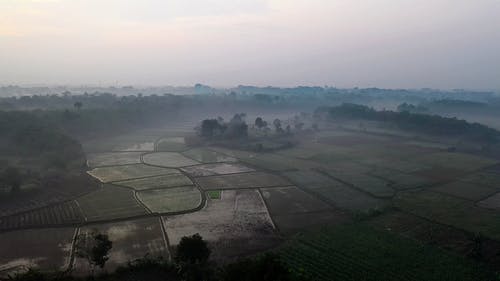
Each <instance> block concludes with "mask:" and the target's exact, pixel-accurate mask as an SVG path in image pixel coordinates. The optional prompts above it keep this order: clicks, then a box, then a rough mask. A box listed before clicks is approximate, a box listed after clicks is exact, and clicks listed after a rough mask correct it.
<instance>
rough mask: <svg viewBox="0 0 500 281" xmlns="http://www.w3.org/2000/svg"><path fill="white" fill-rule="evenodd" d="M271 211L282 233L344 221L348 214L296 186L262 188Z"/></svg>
mask: <svg viewBox="0 0 500 281" xmlns="http://www.w3.org/2000/svg"><path fill="white" fill-rule="evenodd" d="M261 192H262V196H263V197H264V200H265V201H266V205H267V207H268V210H269V213H270V214H271V217H272V218H273V221H274V222H275V224H276V225H277V227H278V229H279V230H280V232H282V233H288V232H294V231H297V230H299V229H304V228H307V227H313V226H318V225H326V224H336V223H340V222H344V221H345V220H346V217H347V216H346V215H344V214H343V213H342V212H340V211H338V210H335V209H334V208H332V207H331V206H330V205H328V204H326V203H325V202H323V201H321V200H319V199H318V198H316V197H315V196H313V195H311V194H309V193H306V192H304V191H302V190H301V189H298V188H297V187H295V186H288V187H274V188H262V189H261Z"/></svg>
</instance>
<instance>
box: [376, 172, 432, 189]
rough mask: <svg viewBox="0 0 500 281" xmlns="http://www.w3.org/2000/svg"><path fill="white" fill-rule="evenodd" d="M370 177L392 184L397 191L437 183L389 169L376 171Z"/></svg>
mask: <svg viewBox="0 0 500 281" xmlns="http://www.w3.org/2000/svg"><path fill="white" fill-rule="evenodd" d="M369 174H370V175H374V176H377V177H380V178H383V179H386V180H387V181H389V182H391V187H392V188H394V189H396V190H406V189H415V188H421V187H425V186H427V185H430V184H432V183H434V182H435V181H433V180H431V179H428V178H425V177H421V176H417V175H412V174H405V173H401V172H398V171H395V170H389V169H374V170H372V171H370V173H369Z"/></svg>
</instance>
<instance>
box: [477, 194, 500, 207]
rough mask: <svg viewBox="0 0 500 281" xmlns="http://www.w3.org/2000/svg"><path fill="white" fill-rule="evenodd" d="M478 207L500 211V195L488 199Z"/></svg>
mask: <svg viewBox="0 0 500 281" xmlns="http://www.w3.org/2000/svg"><path fill="white" fill-rule="evenodd" d="M478 206H480V207H483V208H487V209H494V210H500V193H496V194H494V195H492V196H490V197H488V198H485V199H484V200H482V201H480V202H479V203H478Z"/></svg>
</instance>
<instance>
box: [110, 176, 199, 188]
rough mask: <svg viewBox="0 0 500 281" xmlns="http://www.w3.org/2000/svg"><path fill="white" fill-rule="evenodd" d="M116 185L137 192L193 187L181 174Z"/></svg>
mask: <svg viewBox="0 0 500 281" xmlns="http://www.w3.org/2000/svg"><path fill="white" fill-rule="evenodd" d="M114 184H115V185H120V186H125V187H130V188H133V189H135V190H138V191H139V190H146V189H158V188H168V187H176V186H184V185H192V184H193V182H192V181H191V180H190V179H189V178H188V177H186V176H185V175H183V174H181V173H180V172H178V173H177V172H176V173H172V174H170V175H164V176H152V177H147V178H140V179H133V180H127V181H117V182H114Z"/></svg>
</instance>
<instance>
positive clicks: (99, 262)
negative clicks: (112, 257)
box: [75, 232, 113, 275]
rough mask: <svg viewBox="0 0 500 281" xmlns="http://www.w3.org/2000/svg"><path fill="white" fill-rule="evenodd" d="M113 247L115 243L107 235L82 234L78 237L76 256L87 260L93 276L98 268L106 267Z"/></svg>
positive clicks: (95, 233) (96, 233)
mask: <svg viewBox="0 0 500 281" xmlns="http://www.w3.org/2000/svg"><path fill="white" fill-rule="evenodd" d="M112 247H113V242H112V241H110V240H109V237H108V235H107V234H102V233H98V232H90V233H82V234H80V235H78V236H77V237H76V243H75V255H76V256H77V257H79V258H82V259H85V260H87V262H88V264H89V266H90V268H91V272H92V275H93V273H94V268H95V267H96V266H98V267H100V268H103V267H104V265H106V262H107V261H108V259H109V256H108V253H109V251H110V250H111V248H112Z"/></svg>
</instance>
